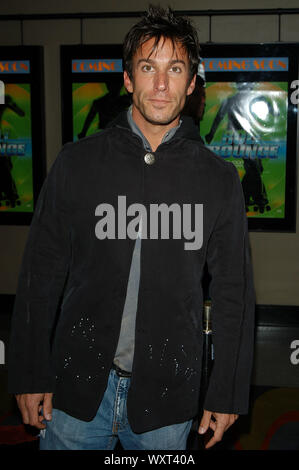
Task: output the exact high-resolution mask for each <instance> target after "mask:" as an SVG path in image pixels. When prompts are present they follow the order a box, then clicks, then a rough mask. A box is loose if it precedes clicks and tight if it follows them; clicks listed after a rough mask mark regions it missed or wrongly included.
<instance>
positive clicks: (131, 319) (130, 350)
mask: <svg viewBox="0 0 299 470" xmlns="http://www.w3.org/2000/svg"><path fill="white" fill-rule="evenodd" d="M127 117H128V121H129V124H130V126H131V128H132V131H133V132H135V134H137V135H139V136H140V137H141V138H142V142H143V146H144V149H145V150H146V151H147V152H151V151H152V149H151V146H150V144H149V142H148V140H147V139H146V137H145V136H144V135H143V134H142V132H141V130H140V129H139V127H138V126H137V124H136V123H135V121H134V120H133V117H132V107H130V108H129V109H128V113H127ZM180 125H181V121H180V123H179V125H178V126H176V127H172V128H171V129H170V130H169V131H168V132H166V134H165V135H164V137H163V139H162V142H167V141H168V140H170V139H171V138H172V137H173V136H174V134H175V132H176V131H177V129H178V128H179V127H180ZM141 222H142V220H141ZM141 238H142V224H141V223H140V224H139V232H138V235H137V238H136V242H135V247H134V251H133V255H132V261H131V268H130V274H129V279H128V286H127V295H126V300H125V305H124V310H123V316H122V322H121V329H120V335H119V340H118V345H117V349H116V353H115V356H114V361H113V362H114V364H116V365H117V366H118V367H120V368H121V369H123V370H125V371H127V372H131V371H132V364H133V357H134V346H135V322H136V313H137V302H138V291H139V281H140V255H141Z"/></svg>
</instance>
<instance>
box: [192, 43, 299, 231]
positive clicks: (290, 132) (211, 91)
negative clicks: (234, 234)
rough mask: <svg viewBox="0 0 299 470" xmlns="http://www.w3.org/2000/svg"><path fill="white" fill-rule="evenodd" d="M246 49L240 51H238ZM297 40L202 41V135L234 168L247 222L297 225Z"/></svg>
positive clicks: (276, 227) (284, 227)
mask: <svg viewBox="0 0 299 470" xmlns="http://www.w3.org/2000/svg"><path fill="white" fill-rule="evenodd" d="M244 51H246V56H245V55H244ZM298 52H299V49H298V47H297V46H295V45H293V46H292V47H289V46H281V45H277V46H276V45H246V47H245V46H238V45H235V46H233V45H225V44H224V45H206V46H204V54H205V57H204V59H203V62H204V69H205V78H206V81H205V111H204V116H203V118H202V120H201V122H200V127H199V131H200V135H201V137H202V139H203V141H204V143H205V145H206V146H207V147H209V148H210V149H211V150H212V151H213V152H214V153H215V154H217V155H218V156H220V157H221V158H222V159H223V160H226V161H230V162H232V163H233V164H234V165H235V167H236V168H237V170H238V173H239V176H240V181H241V184H242V188H243V194H244V202H245V210H246V214H247V218H248V226H249V229H250V230H266V231H267V230H269V231H294V230H295V193H296V184H295V168H296V153H297V141H296V134H297V132H296V127H297V109H296V106H295V105H294V104H293V103H292V102H291V100H290V97H291V93H292V87H291V84H292V82H293V79H294V77H296V73H297V64H298Z"/></svg>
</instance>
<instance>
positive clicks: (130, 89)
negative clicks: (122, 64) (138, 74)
mask: <svg viewBox="0 0 299 470" xmlns="http://www.w3.org/2000/svg"><path fill="white" fill-rule="evenodd" d="M124 85H125V87H126V90H127V91H128V92H129V93H133V83H132V81H131V79H130V77H129V74H128V72H127V71H126V70H125V71H124Z"/></svg>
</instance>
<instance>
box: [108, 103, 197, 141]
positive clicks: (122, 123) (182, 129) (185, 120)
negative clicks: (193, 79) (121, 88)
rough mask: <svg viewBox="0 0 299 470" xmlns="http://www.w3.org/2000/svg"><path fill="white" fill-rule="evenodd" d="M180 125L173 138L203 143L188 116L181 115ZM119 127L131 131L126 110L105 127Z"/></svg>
mask: <svg viewBox="0 0 299 470" xmlns="http://www.w3.org/2000/svg"><path fill="white" fill-rule="evenodd" d="M181 120H182V122H181V125H180V126H179V128H178V129H177V131H176V133H175V135H174V136H173V139H178V138H184V139H190V140H197V141H199V142H201V143H203V140H202V138H201V137H200V134H199V129H198V128H197V127H196V125H195V124H194V121H193V119H192V118H191V117H190V116H181ZM111 127H120V128H124V129H127V130H129V131H132V129H131V126H130V124H129V122H128V118H127V110H125V111H122V112H121V113H120V114H119V115H118V116H117V117H116V118H115V119H114V120H113V121H112V122H111V123H110V124H108V126H107V127H106V128H111Z"/></svg>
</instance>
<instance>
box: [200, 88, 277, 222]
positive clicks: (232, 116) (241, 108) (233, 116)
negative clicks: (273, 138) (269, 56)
mask: <svg viewBox="0 0 299 470" xmlns="http://www.w3.org/2000/svg"><path fill="white" fill-rule="evenodd" d="M236 86H237V88H238V92H237V93H236V94H234V95H233V96H229V97H228V98H226V99H225V100H224V101H223V102H222V103H221V105H220V108H219V110H218V112H217V114H216V116H215V119H214V122H213V124H212V127H211V129H210V132H209V133H208V134H207V135H206V136H205V140H206V142H207V143H208V144H209V143H210V142H211V141H212V140H213V137H214V135H215V132H216V130H217V128H218V126H219V124H220V122H221V121H222V119H223V118H224V117H225V116H226V115H227V118H228V125H227V131H229V132H230V134H231V135H232V137H233V139H234V140H236V141H237V142H238V141H239V139H240V131H244V130H245V132H246V133H248V134H250V135H251V134H253V133H254V131H253V129H252V127H251V123H250V121H249V117H250V113H251V109H252V107H253V105H254V104H256V103H263V104H264V105H266V106H267V111H268V112H269V113H270V114H272V115H273V114H274V110H273V106H272V104H271V103H270V102H268V101H266V100H265V99H264V97H263V96H258V97H256V96H255V97H254V98H252V93H251V90H252V89H253V87H254V86H255V84H254V83H248V82H244V83H237V84H236ZM251 138H252V139H256V136H254V135H253V136H252V135H251ZM256 141H257V142H258V140H256ZM243 163H244V170H245V174H244V177H243V178H242V187H243V192H244V198H245V205H246V212H248V211H249V206H252V205H253V206H254V210H255V211H259V212H260V213H261V214H262V213H264V211H265V209H266V210H267V211H269V210H271V207H270V205H269V200H268V196H267V193H266V188H265V185H264V182H263V179H262V173H263V171H264V168H263V164H262V161H261V159H260V158H258V157H254V158H252V157H247V158H243Z"/></svg>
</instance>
